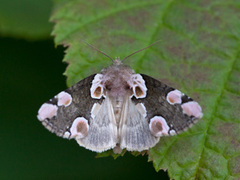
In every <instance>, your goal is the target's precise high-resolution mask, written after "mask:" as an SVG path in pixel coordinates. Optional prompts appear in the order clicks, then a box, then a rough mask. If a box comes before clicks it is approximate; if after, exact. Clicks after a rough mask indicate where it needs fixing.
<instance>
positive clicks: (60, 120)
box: [42, 74, 102, 138]
mask: <svg viewBox="0 0 240 180" xmlns="http://www.w3.org/2000/svg"><path fill="white" fill-rule="evenodd" d="M94 76H95V74H94V75H91V76H89V77H87V78H85V79H83V80H81V81H79V82H78V83H76V84H75V85H73V86H72V87H70V88H68V89H66V90H65V91H64V92H66V93H68V94H70V95H71V96H72V102H71V104H70V105H69V106H66V107H65V106H58V105H57V101H58V99H57V97H56V96H55V97H54V98H52V99H50V100H49V101H48V102H46V103H45V104H53V105H56V106H57V113H56V116H53V117H52V118H46V119H44V120H43V121H42V124H43V125H44V126H45V127H46V128H47V129H48V130H49V131H51V132H54V133H56V134H57V135H58V136H64V133H66V132H69V133H67V134H69V135H68V136H65V137H66V138H69V137H70V135H71V134H70V128H71V125H72V123H73V121H74V119H76V118H77V117H84V118H86V119H87V120H89V119H90V117H91V109H92V106H93V104H94V103H96V102H98V103H99V104H101V102H102V100H96V99H92V98H91V96H90V87H91V83H92V80H93V78H94Z"/></svg>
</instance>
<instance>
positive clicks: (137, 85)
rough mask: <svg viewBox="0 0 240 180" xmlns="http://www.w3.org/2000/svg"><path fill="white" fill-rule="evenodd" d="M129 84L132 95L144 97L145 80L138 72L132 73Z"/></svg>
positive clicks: (145, 91)
mask: <svg viewBox="0 0 240 180" xmlns="http://www.w3.org/2000/svg"><path fill="white" fill-rule="evenodd" d="M128 84H129V86H130V87H131V88H132V89H133V96H135V97H136V98H137V99H138V98H145V97H146V96H147V87H146V85H145V81H144V79H143V78H142V76H141V75H140V74H133V75H132V76H131V79H130V80H129V81H128Z"/></svg>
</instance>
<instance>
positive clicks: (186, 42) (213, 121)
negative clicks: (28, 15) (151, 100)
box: [51, 0, 240, 179]
mask: <svg viewBox="0 0 240 180" xmlns="http://www.w3.org/2000/svg"><path fill="white" fill-rule="evenodd" d="M51 19H52V21H55V22H56V26H55V28H54V31H53V35H55V36H56V37H55V42H56V44H63V45H65V46H68V49H67V52H66V55H65V58H64V61H65V62H68V63H69V66H68V68H67V70H66V72H65V75H66V76H67V83H68V85H69V86H70V85H73V84H74V83H76V82H77V81H79V80H81V79H82V78H84V77H86V76H89V75H90V74H91V73H93V72H95V73H96V72H98V71H99V70H100V69H101V68H103V67H106V66H108V65H109V64H111V61H110V60H109V59H107V58H106V57H105V56H103V55H102V54H99V53H98V52H96V51H94V50H92V49H91V48H89V47H87V46H86V45H85V44H84V43H82V42H81V40H85V41H87V42H88V43H90V44H93V45H94V46H96V47H97V48H99V49H100V50H102V51H104V52H105V53H107V54H109V55H110V56H111V57H115V56H121V57H122V58H123V57H125V56H127V55H129V54H130V53H132V52H134V51H135V50H138V49H141V48H143V47H146V46H147V45H149V44H151V43H153V42H155V41H157V40H161V42H160V43H158V44H157V45H155V46H153V47H150V48H148V49H147V50H144V51H143V52H141V53H138V54H136V55H134V56H132V57H131V58H129V59H127V63H128V64H130V65H131V67H132V68H133V69H134V70H136V72H141V73H144V74H148V75H150V76H152V77H155V78H157V79H159V80H161V81H163V82H165V83H167V84H168V85H171V86H173V87H175V88H177V89H180V90H181V91H182V92H185V93H186V94H188V95H189V96H191V97H192V98H194V99H195V100H197V101H198V102H199V103H200V104H201V106H202V107H203V112H204V117H203V119H202V120H200V121H199V123H197V124H196V125H195V126H193V127H192V128H191V129H190V130H188V131H187V132H184V133H182V134H180V135H177V136H173V137H162V138H161V140H160V142H159V143H158V144H157V145H156V146H155V147H154V148H152V149H150V151H149V160H151V161H153V164H154V167H155V168H156V170H160V169H168V173H169V176H170V178H173V179H236V178H239V177H240V166H239V164H240V133H239V132H240V123H239V122H240V110H239V109H240V41H239V40H240V21H239V19H240V2H239V1H234V0H229V1H223V0H213V1H202V0H195V1H190V0H189V1H187V0H175V1H174V0H155V1H153V0H152V1H140V0H138V1H136V0H133V1H125V0H121V1H116V0H105V1H104V0H102V1H97V0H96V1H83V0H74V1H68V0H58V1H56V2H55V11H54V14H53V16H52V18H51ZM110 153H111V151H110ZM107 155H109V154H108V153H104V154H103V156H107ZM100 156H101V155H100ZM115 158H116V157H115Z"/></svg>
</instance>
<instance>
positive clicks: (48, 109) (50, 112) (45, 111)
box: [37, 103, 58, 121]
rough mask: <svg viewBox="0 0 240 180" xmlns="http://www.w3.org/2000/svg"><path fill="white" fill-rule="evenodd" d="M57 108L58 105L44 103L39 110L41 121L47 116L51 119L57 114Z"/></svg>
mask: <svg viewBox="0 0 240 180" xmlns="http://www.w3.org/2000/svg"><path fill="white" fill-rule="evenodd" d="M57 110H58V107H57V106H56V105H53V104H47V103H44V104H43V105H42V106H41V107H40V109H39V110H38V116H37V117H38V119H39V120H40V121H43V120H44V119H47V118H49V119H51V118H52V117H54V116H56V115H57Z"/></svg>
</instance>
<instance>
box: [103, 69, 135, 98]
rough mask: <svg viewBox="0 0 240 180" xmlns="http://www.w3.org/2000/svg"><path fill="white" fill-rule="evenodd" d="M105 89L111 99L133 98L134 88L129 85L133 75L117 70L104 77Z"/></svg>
mask: <svg viewBox="0 0 240 180" xmlns="http://www.w3.org/2000/svg"><path fill="white" fill-rule="evenodd" d="M104 77H105V79H106V80H105V82H104V87H105V90H106V91H107V94H109V96H110V97H118V96H122V97H124V96H131V95H132V93H133V92H132V88H131V87H130V85H129V79H131V74H130V73H129V72H128V71H120V70H118V69H117V70H115V71H111V73H109V74H107V75H104Z"/></svg>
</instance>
